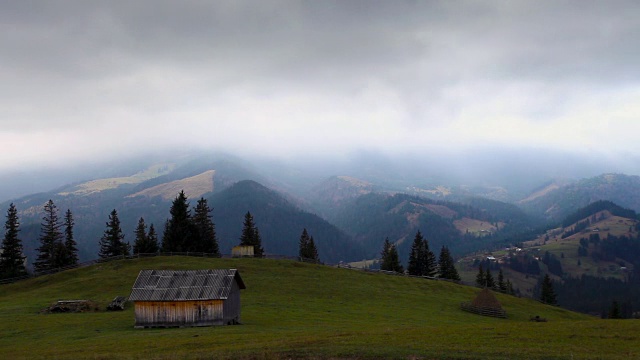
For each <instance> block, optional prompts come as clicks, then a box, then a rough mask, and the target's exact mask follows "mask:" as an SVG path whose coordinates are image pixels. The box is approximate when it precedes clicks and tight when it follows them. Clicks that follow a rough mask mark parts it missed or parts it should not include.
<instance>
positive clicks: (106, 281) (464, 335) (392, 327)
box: [0, 257, 640, 359]
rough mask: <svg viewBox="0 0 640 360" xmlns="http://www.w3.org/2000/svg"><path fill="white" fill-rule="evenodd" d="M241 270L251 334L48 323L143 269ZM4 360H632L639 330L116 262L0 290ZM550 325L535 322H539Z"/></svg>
mask: <svg viewBox="0 0 640 360" xmlns="http://www.w3.org/2000/svg"><path fill="white" fill-rule="evenodd" d="M207 268H236V269H238V270H239V272H240V274H241V276H242V278H243V280H244V282H245V283H246V285H247V289H246V290H243V292H242V304H243V308H242V319H241V321H242V325H239V326H224V327H206V328H169V329H146V330H140V329H134V328H133V323H134V314H133V309H132V306H131V305H129V306H128V307H127V308H126V309H125V310H124V311H122V312H105V311H99V312H91V313H75V314H42V313H40V311H41V310H42V309H43V308H45V307H46V306H48V305H49V304H50V303H51V302H53V301H56V300H59V299H89V300H93V301H95V302H97V303H98V304H99V305H100V306H101V308H104V307H105V306H106V305H107V304H108V302H109V301H111V300H112V299H113V297H115V296H117V295H128V294H129V292H130V289H131V286H132V284H133V282H134V280H135V278H136V276H137V274H138V272H139V271H140V270H141V269H176V270H180V269H207ZM0 289H1V290H2V292H1V293H0V333H1V334H2V336H1V337H0V358H3V359H39V358H55V359H78V358H91V359H121V358H126V359H143V358H144V359H213V358H215V359H220V358H222V359H224V358H234V359H238V358H239V359H255V358H258V359H280V358H282V359H288V358H314V359H324V358H339V359H380V358H392V359H393V358H397V359H406V358H429V359H432V358H438V359H517V358H522V359H571V358H576V359H578V358H579V359H628V358H633V357H638V356H640V322H637V321H612V320H609V321H605V320H599V319H595V318H592V317H589V316H586V315H582V314H577V313H573V312H570V311H566V310H563V309H560V308H557V307H551V306H546V305H542V304H539V303H538V302H535V301H533V300H528V299H520V298H516V297H512V296H508V295H503V294H497V295H496V296H497V298H498V300H499V301H500V302H501V303H502V306H503V308H504V309H505V310H506V311H507V313H508V316H509V317H508V319H497V318H490V317H483V316H478V315H474V314H470V313H466V312H463V311H462V310H460V308H459V304H460V303H461V302H463V301H470V300H472V299H473V298H474V297H475V295H476V294H477V292H478V289H476V288H473V287H468V286H462V285H456V284H452V283H449V282H445V281H431V280H424V279H416V278H409V277H403V276H392V275H383V274H377V273H367V272H362V271H356V270H349V269H338V268H332V267H327V266H321V265H312V264H304V263H298V262H293V261H285V260H266V259H209V258H191V257H157V258H146V259H136V260H119V261H114V262H110V263H103V264H98V265H95V266H91V267H88V268H82V269H75V270H71V271H66V272H63V273H59V274H54V275H48V276H43V277H39V278H35V279H30V280H26V281H21V282H18V283H15V284H11V285H3V286H2V287H0ZM535 315H538V316H541V317H544V318H547V319H548V322H546V323H534V322H530V321H529V318H530V317H531V316H535Z"/></svg>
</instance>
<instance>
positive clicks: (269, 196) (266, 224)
mask: <svg viewBox="0 0 640 360" xmlns="http://www.w3.org/2000/svg"><path fill="white" fill-rule="evenodd" d="M208 200H209V205H210V206H211V207H212V208H213V209H214V210H213V220H214V222H215V224H216V231H217V234H218V239H219V242H220V248H221V250H222V251H223V252H227V253H228V252H230V250H231V247H232V246H235V245H238V244H239V238H240V234H241V232H242V223H243V220H244V215H245V214H246V213H247V211H249V212H251V214H252V215H253V218H254V220H255V223H256V226H257V227H258V228H259V230H260V234H261V236H262V243H263V247H264V249H265V251H266V252H267V253H270V254H279V255H290V256H297V255H298V241H299V239H300V234H301V233H302V230H303V229H304V228H306V229H307V231H308V232H309V234H310V235H311V236H313V237H314V240H315V243H316V246H317V247H318V252H319V254H320V259H321V260H323V261H328V262H338V261H341V260H344V261H353V260H361V259H362V255H363V251H362V249H361V247H360V246H359V245H358V244H356V243H355V242H354V241H353V240H352V239H351V237H350V236H348V235H347V234H345V233H344V232H342V231H341V230H339V229H338V228H336V227H335V226H333V225H331V224H330V223H328V222H327V221H326V220H324V219H322V218H320V217H319V216H317V215H314V214H311V213H308V212H305V211H302V210H300V209H299V208H297V207H295V206H294V205H292V204H291V203H290V202H288V201H287V200H286V199H285V198H284V197H283V196H281V195H280V194H278V193H276V192H275V191H273V190H270V189H268V188H266V187H264V186H263V185H261V184H259V183H257V182H255V181H250V180H247V181H241V182H238V183H237V184H234V185H233V186H231V187H229V188H228V189H225V190H223V191H222V192H219V193H216V194H213V195H211V196H210V197H209V199H208Z"/></svg>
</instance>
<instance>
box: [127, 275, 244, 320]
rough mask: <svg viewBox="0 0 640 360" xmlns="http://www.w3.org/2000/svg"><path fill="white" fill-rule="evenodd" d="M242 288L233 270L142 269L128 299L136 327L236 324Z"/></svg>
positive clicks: (239, 279) (240, 280)
mask: <svg viewBox="0 0 640 360" xmlns="http://www.w3.org/2000/svg"><path fill="white" fill-rule="evenodd" d="M245 288H246V287H245V285H244V282H243V281H242V278H241V277H240V273H239V272H238V270H236V269H218V270H142V271H140V273H139V274H138V278H137V279H136V282H135V284H134V285H133V288H132V289H131V296H129V300H130V301H133V302H134V308H135V316H136V322H135V327H136V328H148V327H174V326H180V327H183V326H212V325H230V324H237V323H239V322H240V290H241V289H245Z"/></svg>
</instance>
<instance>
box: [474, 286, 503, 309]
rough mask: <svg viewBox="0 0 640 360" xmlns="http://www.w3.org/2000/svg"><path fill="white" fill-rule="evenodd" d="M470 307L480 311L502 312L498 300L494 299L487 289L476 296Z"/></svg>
mask: <svg viewBox="0 0 640 360" xmlns="http://www.w3.org/2000/svg"><path fill="white" fill-rule="evenodd" d="M471 306H475V307H477V308H481V309H493V310H502V305H500V302H499V301H498V299H496V297H495V295H493V293H492V292H491V290H489V289H487V288H484V289H482V290H480V292H479V293H478V296H476V298H475V299H473V301H472V302H471Z"/></svg>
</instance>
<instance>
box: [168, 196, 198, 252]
mask: <svg viewBox="0 0 640 360" xmlns="http://www.w3.org/2000/svg"><path fill="white" fill-rule="evenodd" d="M170 214H171V218H170V219H169V220H167V224H166V226H165V232H164V234H163V236H162V251H166V252H174V251H175V252H183V251H194V250H193V248H192V242H193V241H192V240H193V235H194V234H193V233H192V229H193V227H192V223H191V211H190V210H189V203H188V202H187V196H186V195H185V194H184V190H182V191H180V193H179V194H178V196H176V198H175V199H174V200H173V203H172V204H171V210H170Z"/></svg>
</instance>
